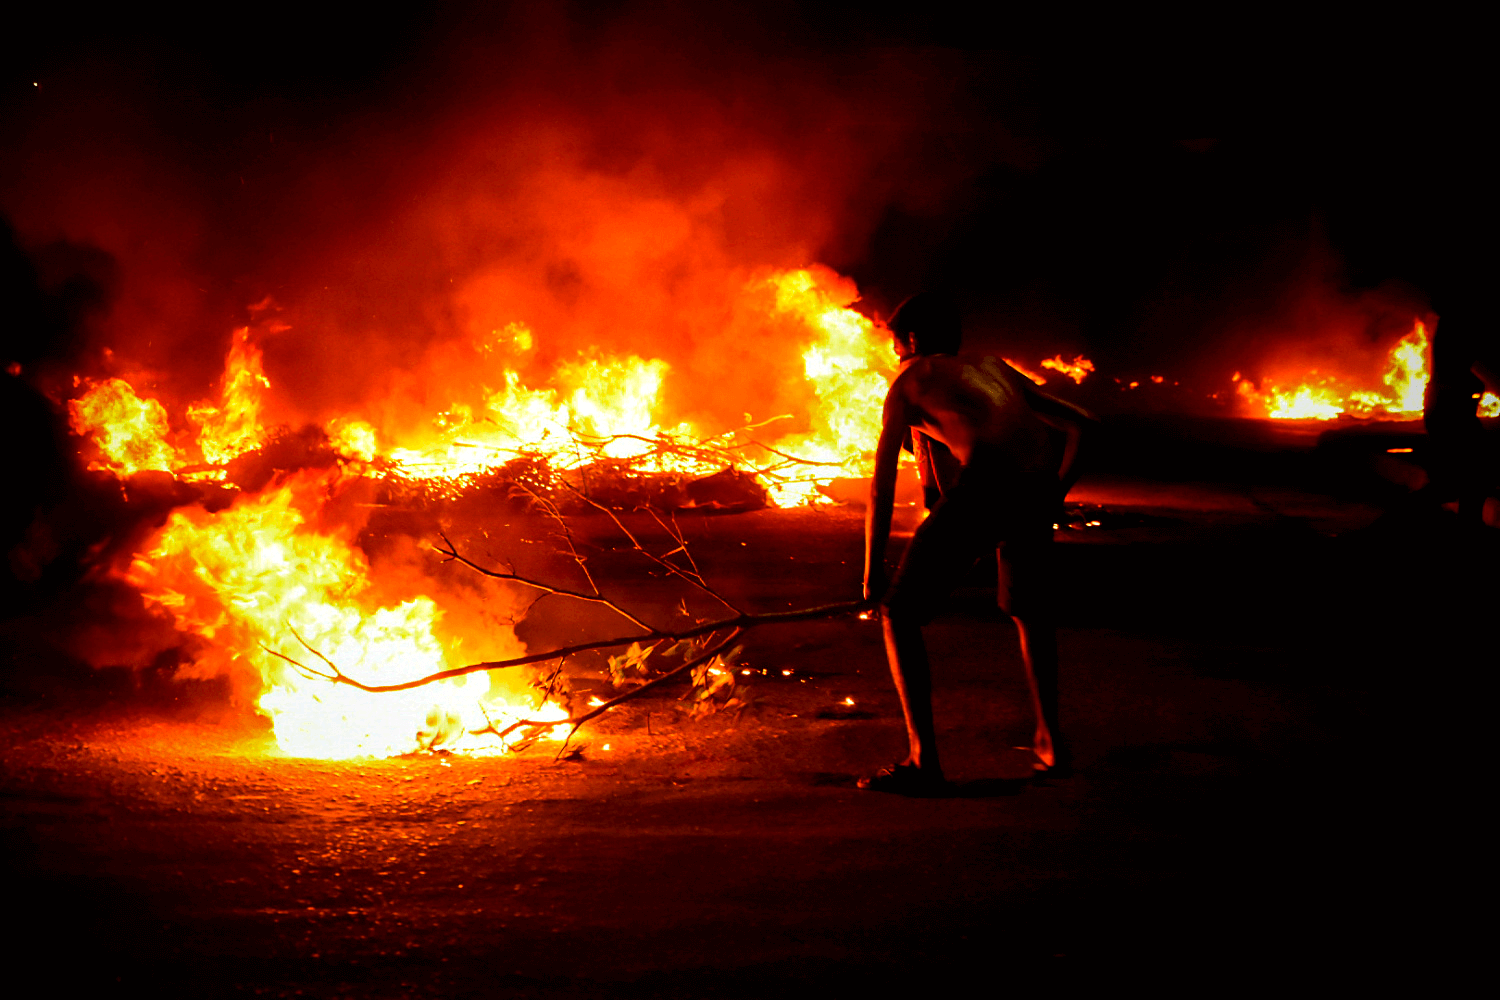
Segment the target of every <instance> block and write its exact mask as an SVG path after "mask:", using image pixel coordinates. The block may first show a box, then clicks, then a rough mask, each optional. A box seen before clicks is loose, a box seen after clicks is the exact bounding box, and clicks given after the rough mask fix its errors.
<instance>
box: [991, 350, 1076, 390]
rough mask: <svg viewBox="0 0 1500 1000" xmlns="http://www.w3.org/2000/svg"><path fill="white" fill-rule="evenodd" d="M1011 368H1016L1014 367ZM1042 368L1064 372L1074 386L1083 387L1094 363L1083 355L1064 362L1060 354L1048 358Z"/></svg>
mask: <svg viewBox="0 0 1500 1000" xmlns="http://www.w3.org/2000/svg"><path fill="white" fill-rule="evenodd" d="M1007 363H1008V362H1007ZM1011 367H1015V366H1014V365H1012V366H1011ZM1042 367H1043V368H1051V369H1052V370H1053V371H1057V372H1062V373H1063V374H1064V375H1066V376H1068V378H1070V379H1072V380H1073V382H1074V384H1079V385H1081V384H1082V383H1083V380H1084V379H1086V378H1088V376H1089V372H1091V371H1093V370H1094V363H1093V362H1092V361H1090V360H1089V359H1088V358H1086V357H1084V356H1083V355H1082V354H1080V355H1078V356H1077V357H1075V358H1074V359H1073V360H1072V361H1064V360H1063V356H1062V355H1061V354H1059V355H1058V356H1057V357H1055V358H1048V359H1047V360H1045V361H1043V362H1042Z"/></svg>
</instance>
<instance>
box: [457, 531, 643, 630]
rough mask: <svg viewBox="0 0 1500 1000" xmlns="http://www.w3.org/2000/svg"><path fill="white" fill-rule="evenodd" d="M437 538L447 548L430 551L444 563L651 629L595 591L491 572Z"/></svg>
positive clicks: (513, 574) (511, 574)
mask: <svg viewBox="0 0 1500 1000" xmlns="http://www.w3.org/2000/svg"><path fill="white" fill-rule="evenodd" d="M438 537H439V538H441V539H442V540H443V542H444V544H446V545H447V546H448V547H447V548H446V549H445V548H443V547H441V546H438V545H434V546H433V547H432V550H433V551H434V552H438V553H441V554H442V555H444V556H447V557H448V558H447V560H446V561H449V562H457V563H460V564H462V565H464V566H467V567H469V568H470V569H472V570H473V571H474V572H476V573H481V574H483V575H484V576H487V577H490V578H492V579H495V580H513V581H515V582H516V583H520V584H524V585H526V586H528V587H534V588H536V589H537V590H540V591H543V592H544V593H548V594H556V595H557V596H559V597H571V598H573V600H575V601H584V602H586V603H588V604H602V605H604V606H605V607H606V608H609V610H611V611H613V612H614V613H615V614H617V615H619V616H620V617H621V618H624V619H625V620H626V621H628V622H630V623H631V624H632V625H639V626H640V627H641V628H650V627H651V626H650V625H648V624H646V623H645V622H643V621H641V620H640V619H639V618H637V617H636V616H635V615H633V614H631V613H630V612H629V611H626V610H625V609H624V608H622V607H620V606H619V605H618V604H616V603H615V602H614V601H611V600H610V599H609V598H607V597H604V596H602V595H601V594H599V593H597V591H596V592H595V593H593V594H585V593H582V592H581V591H577V590H565V589H563V588H562V587H554V586H552V585H550V584H546V583H542V582H541V581H540V580H532V579H529V578H528V577H524V576H518V575H517V574H515V573H502V572H500V571H499V570H493V569H490V568H489V567H487V566H481V565H479V563H476V562H474V561H473V560H472V559H469V558H467V557H465V556H463V555H461V554H460V553H459V551H458V547H457V546H456V545H454V544H453V542H452V541H451V540H450V539H449V538H448V536H447V535H446V534H444V533H443V532H441V531H440V532H438ZM589 582H590V583H592V582H593V581H592V580H590V581H589Z"/></svg>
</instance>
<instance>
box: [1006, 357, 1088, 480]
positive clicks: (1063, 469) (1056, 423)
mask: <svg viewBox="0 0 1500 1000" xmlns="http://www.w3.org/2000/svg"><path fill="white" fill-rule="evenodd" d="M1017 381H1018V382H1020V384H1021V391H1022V392H1024V393H1025V394H1026V402H1027V403H1029V404H1030V406H1031V409H1032V412H1033V413H1035V414H1036V415H1037V416H1038V417H1039V418H1040V419H1041V421H1042V423H1044V424H1046V425H1047V426H1049V427H1051V428H1053V429H1054V430H1057V431H1061V432H1062V434H1063V436H1064V437H1065V439H1066V443H1065V444H1064V445H1063V454H1062V461H1061V462H1060V463H1058V468H1057V478H1058V481H1059V483H1060V484H1061V487H1062V495H1063V496H1067V495H1068V491H1069V490H1071V489H1072V488H1073V484H1074V483H1076V482H1078V477H1079V475H1080V474H1082V472H1083V468H1082V466H1080V465H1079V463H1078V456H1079V453H1080V452H1081V451H1082V450H1083V449H1084V442H1085V441H1086V440H1087V439H1089V438H1092V437H1093V436H1094V432H1095V431H1097V430H1098V428H1099V418H1098V417H1096V416H1094V415H1093V414H1092V413H1090V412H1089V411H1088V410H1085V409H1084V408H1083V407H1081V406H1074V405H1073V404H1072V403H1069V402H1067V401H1066V400H1062V399H1058V398H1057V397H1056V396H1049V395H1047V393H1045V392H1042V391H1041V390H1039V389H1037V388H1036V386H1035V385H1033V384H1031V383H1030V382H1029V381H1023V380H1020V379H1018V380H1017Z"/></svg>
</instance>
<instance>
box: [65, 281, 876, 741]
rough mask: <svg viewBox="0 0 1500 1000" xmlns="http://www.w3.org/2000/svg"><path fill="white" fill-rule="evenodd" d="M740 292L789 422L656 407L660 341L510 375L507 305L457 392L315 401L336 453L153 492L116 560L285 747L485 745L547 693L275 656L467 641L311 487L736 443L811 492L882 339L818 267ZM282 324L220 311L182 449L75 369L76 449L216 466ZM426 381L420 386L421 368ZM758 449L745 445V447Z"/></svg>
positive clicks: (691, 456) (145, 405) (852, 412)
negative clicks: (667, 415)
mask: <svg viewBox="0 0 1500 1000" xmlns="http://www.w3.org/2000/svg"><path fill="white" fill-rule="evenodd" d="M742 296H743V301H744V302H745V303H748V305H747V306H746V307H747V308H753V309H759V310H762V311H763V313H764V314H765V315H766V316H767V317H768V318H770V319H771V320H774V321H775V322H776V323H778V324H781V328H790V329H793V330H795V331H800V332H799V333H797V334H795V335H796V336H798V337H799V339H800V340H801V342H802V344H803V345H804V346H803V350H802V361H803V366H802V367H803V370H802V376H803V378H805V379H806V382H807V385H808V387H809V396H810V397H811V399H812V400H813V403H812V405H811V407H810V412H809V413H808V415H807V416H808V423H807V428H806V429H805V430H799V431H797V432H795V433H785V434H783V435H781V436H780V437H779V438H775V439H773V440H771V441H770V442H768V443H762V442H760V441H758V440H755V439H754V438H753V437H751V436H750V435H749V433H748V432H749V431H754V430H756V429H757V428H761V429H764V428H765V427H766V426H768V424H769V423H771V422H774V420H773V421H770V422H768V421H764V420H763V421H762V422H761V423H760V424H759V425H752V426H751V427H750V428H747V429H745V431H746V432H744V433H742V432H730V433H729V434H719V435H717V436H713V437H704V436H702V435H700V434H699V433H698V430H697V428H695V427H694V426H692V425H691V424H687V423H677V424H669V423H668V422H666V421H665V420H664V419H663V415H662V412H661V410H662V389H663V385H664V384H665V382H666V380H667V379H669V378H671V377H673V374H674V373H673V371H672V369H671V367H670V366H669V365H668V364H667V363H666V362H665V361H663V360H660V359H654V358H642V357H639V356H636V355H611V354H607V353H604V352H595V353H592V354H589V355H587V356H584V355H580V356H578V357H577V358H575V359H573V360H568V361H563V362H561V363H559V364H557V365H556V366H555V368H554V371H553V373H552V378H551V379H550V383H551V384H547V385H543V386H540V387H534V386H529V385H527V384H526V383H525V381H524V380H523V378H522V376H521V375H520V373H519V372H518V371H516V370H515V369H514V368H512V367H508V366H506V365H505V362H506V360H507V359H513V358H516V357H517V356H518V355H526V354H527V353H528V352H530V351H531V350H532V349H533V348H534V346H535V343H536V339H537V335H536V334H535V333H534V332H533V331H532V330H531V329H530V328H529V327H528V326H526V325H525V324H524V323H521V322H520V321H516V322H512V323H509V324H508V325H506V326H504V327H503V328H502V329H500V330H496V331H494V332H493V334H492V336H491V337H489V338H487V339H486V340H484V341H483V342H481V343H477V344H474V345H472V349H473V350H474V352H475V362H474V365H473V368H474V369H475V370H477V371H480V372H481V373H482V372H489V373H490V375H489V376H485V377H486V378H489V377H490V376H494V380H493V382H492V383H491V387H488V388H484V389H483V391H482V392H481V393H480V394H479V396H478V397H477V399H475V398H471V399H470V400H468V401H464V400H462V399H457V398H454V397H452V396H450V397H449V400H448V401H447V402H445V403H444V402H440V403H439V404H438V407H437V409H436V412H435V413H433V414H432V416H430V417H429V418H428V419H427V421H426V423H425V425H423V426H420V427H418V428H416V429H415V430H410V429H408V430H406V431H405V432H404V433H393V432H392V431H391V430H389V429H387V428H382V427H381V426H380V425H379V424H378V423H377V422H375V421H374V420H372V419H371V418H370V415H369V414H363V413H357V412H356V413H346V414H342V415H339V416H336V417H334V418H332V419H330V420H327V421H326V422H325V423H324V426H323V429H324V431H325V433H326V434H327V437H328V440H329V443H330V445H331V446H332V448H333V450H334V452H335V453H336V454H338V455H339V456H341V458H343V459H344V461H345V463H346V464H345V466H344V467H343V468H336V469H334V470H332V471H328V470H322V471H320V470H304V471H302V472H298V473H295V474H293V475H291V476H289V477H286V478H284V479H282V480H280V481H273V482H272V484H271V485H270V486H269V487H267V488H266V489H265V490H263V491H262V492H260V493H257V494H253V495H252V494H241V495H240V496H238V497H237V498H236V499H235V500H234V502H233V503H232V504H231V505H230V506H229V507H228V508H226V509H223V510H219V511H217V512H214V513H210V512H209V511H207V510H205V509H202V508H199V507H189V508H184V509H179V510H177V511H175V512H174V513H173V514H172V515H171V516H170V518H169V519H168V521H167V522H166V524H165V525H163V526H162V527H161V528H160V529H159V530H158V531H157V532H156V534H155V535H154V536H153V537H152V538H151V539H150V540H149V541H148V543H147V544H146V545H145V547H144V548H143V550H142V551H141V552H140V554H139V555H138V557H137V558H136V559H135V561H134V562H133V564H132V566H131V568H130V570H129V572H128V579H129V580H130V582H131V583H132V584H134V585H135V586H136V587H137V588H138V589H139V590H140V591H141V593H142V594H143V595H144V596H145V597H146V599H147V601H148V602H149V603H150V604H151V605H152V606H154V607H156V608H158V609H160V610H161V611H162V612H163V613H164V614H167V615H169V616H170V617H171V619H172V620H173V622H174V623H175V625H176V626H177V628H178V629H179V630H180V631H181V632H183V633H185V634H188V635H192V636H195V637H197V645H198V648H197V650H196V653H195V655H196V666H195V669H197V670H198V671H201V672H213V671H227V672H228V673H229V674H230V676H232V677H238V678H240V679H241V680H242V681H244V682H245V683H246V684H248V685H249V686H250V687H252V688H254V691H253V694H254V695H255V696H256V697H257V698H258V702H257V703H258V707H259V709H260V710H261V711H262V712H263V713H265V714H266V715H267V716H269V717H270V718H271V720H272V723H273V725H274V729H275V734H276V740H277V743H278V745H279V746H280V747H281V748H282V749H283V750H284V751H285V752H287V753H291V754H296V755H300V756H309V757H327V758H334V757H351V756H361V755H389V754H398V753H405V752H410V751H413V750H418V749H431V748H438V747H441V748H445V749H458V750H468V751H486V750H488V751H498V750H503V749H504V746H503V744H502V743H501V742H500V740H499V738H498V737H497V736H496V735H495V730H496V729H504V728H505V725H507V724H508V722H509V720H514V719H520V718H527V719H531V720H536V721H554V720H557V719H561V718H564V717H565V716H566V713H565V712H564V711H563V710H562V709H561V708H560V707H558V706H556V705H543V706H531V705H529V704H527V702H528V699H527V698H526V697H525V696H523V697H522V698H521V699H520V702H521V703H520V704H512V703H510V702H509V701H507V700H506V698H505V697H502V696H501V694H500V693H499V692H497V691H496V690H495V689H494V688H493V686H492V683H491V680H490V678H489V675H487V674H483V673H476V674H470V675H466V676H464V677H462V678H458V679H455V680H451V681H445V682H441V683H438V684H434V685H428V686H425V687H421V688H416V689H413V690H411V691H406V692H396V693H381V694H368V693H365V692H361V691H359V690H358V689H357V688H354V687H352V686H349V685H342V684H331V683H329V682H328V681H327V680H326V679H324V678H320V677H315V676H311V675H310V674H309V672H308V671H307V670H304V669H299V667H298V666H296V665H295V664H294V663H293V662H292V661H299V662H301V663H303V664H304V665H307V666H310V667H313V668H315V669H318V670H322V669H324V668H323V666H322V664H323V663H325V662H331V663H333V664H337V666H338V669H339V670H340V671H342V672H343V673H344V674H346V675H347V676H350V677H353V678H356V679H358V680H360V681H362V682H365V683H370V684H391V683H401V682H405V681H409V680H414V679H417V678H420V677H423V676H426V675H429V674H431V673H434V672H436V671H439V670H443V669H446V668H449V667H454V666H461V665H463V664H465V663H469V662H474V661H476V660H479V659H485V658H486V657H484V656H479V655H477V654H476V653H475V652H474V651H473V650H472V649H470V648H466V647H465V645H464V642H463V641H462V639H461V638H460V637H456V636H455V635H452V634H447V633H446V632H445V628H444V614H443V609H442V608H440V607H439V605H438V603H437V601H436V600H434V599H433V598H432V597H431V596H428V595H426V594H424V593H420V592H418V591H419V590H420V589H421V587H420V585H418V584H414V585H413V586H412V587H411V588H409V589H410V590H411V591H412V592H411V593H410V595H409V596H406V597H405V598H404V599H402V600H397V601H392V600H390V599H389V598H380V597H377V596H376V588H375V587H374V586H373V584H372V577H371V568H370V566H369V563H368V561H367V559H366V557H365V556H364V554H363V552H362V551H361V550H360V549H359V548H358V547H357V546H355V545H354V544H353V541H352V532H351V530H350V529H348V528H346V527H339V526H336V525H335V526H331V527H330V526H327V525H326V524H325V523H324V522H325V517H324V510H325V507H326V505H327V501H328V499H329V498H330V497H332V496H335V495H337V494H338V493H339V491H340V490H341V489H343V488H344V486H345V485H346V484H347V481H348V480H349V478H350V477H357V476H358V475H360V474H363V472H364V470H367V469H369V468H371V467H372V466H373V465H374V464H376V463H379V465H380V468H381V470H382V471H383V473H384V474H386V475H390V476H395V477H398V478H406V479H416V480H437V481H441V482H452V483H454V484H456V486H455V488H457V487H458V486H461V484H462V481H463V479H464V477H466V476H470V475H473V474H476V473H479V472H483V471H485V470H488V469H491V468H494V467H496V466H499V465H503V464H504V463H505V462H507V461H509V460H510V459H512V458H515V457H517V456H520V455H529V456H538V457H540V458H542V459H543V460H545V461H546V462H547V463H548V464H549V465H550V466H551V467H552V468H553V469H554V470H557V471H558V472H560V473H563V474H566V473H568V472H569V471H570V470H578V469H582V468H585V467H587V466H589V465H591V464H593V463H597V462H624V463H628V464H630V465H631V467H632V468H634V469H636V470H638V471H645V472H655V473H664V474H685V475H693V476H701V475H707V474H712V473H715V472H718V471H720V469H722V468H723V465H724V464H726V463H730V464H734V463H740V464H743V465H744V466H746V467H747V469H748V471H750V472H752V473H754V474H756V475H758V476H760V477H761V479H762V482H763V484H764V485H765V486H766V488H767V491H768V493H769V495H770V497H771V500H772V502H773V503H777V504H781V505H788V504H795V503H804V502H817V501H818V500H820V499H821V497H820V496H819V494H818V493H817V492H816V489H815V487H816V486H817V484H818V483H819V482H824V481H826V480H828V479H831V478H833V477H834V476H838V475H860V474H862V473H863V470H864V466H865V464H866V463H867V460H868V456H869V454H870V452H871V451H872V450H873V449H874V446H875V442H876V440H877V439H878V437H879V433H880V412H881V402H882V400H883V399H884V396H885V393H886V389H887V385H888V381H889V378H890V376H891V368H892V360H893V359H892V357H891V355H890V353H889V351H887V350H885V346H886V345H885V340H884V338H882V337H881V336H880V335H879V334H878V333H877V331H876V328H875V325H874V324H873V323H872V322H871V321H870V320H869V319H867V318H866V317H864V316H862V315H860V314H859V313H858V312H856V311H854V310H853V309H851V308H849V307H850V306H851V305H852V304H853V303H854V301H855V300H856V299H857V297H858V293H857V291H856V289H855V287H854V285H853V283H852V282H849V281H847V280H846V279H843V278H841V277H839V276H838V275H836V274H834V273H833V272H831V271H828V270H827V269H825V268H807V269H796V270H789V271H780V272H774V273H770V274H769V275H762V276H759V277H756V278H754V279H753V280H750V281H749V282H748V283H747V284H746V285H745V287H744V289H743V291H742ZM257 308H264V304H263V305H262V306H261V307H257ZM283 329H286V327H284V326H279V325H275V324H262V325H260V326H256V327H249V326H247V327H242V328H240V329H238V330H236V331H235V332H234V335H233V338H232V341H231V346H230V349H229V353H228V356H227V357H226V359H225V368H224V376H223V380H222V385H221V390H220V398H219V400H218V401H217V402H208V401H203V402H198V403H194V404H191V405H189V406H187V407H186V408H185V409H184V410H183V411H182V420H183V422H185V423H186V424H187V425H188V427H189V428H191V429H192V430H193V431H195V432H196V434H195V441H196V446H197V448H196V450H197V452H198V453H199V455H201V459H202V461H201V463H200V462H195V461H193V456H190V455H188V454H185V453H184V450H183V449H179V448H175V447H173V445H172V444H170V443H169V442H170V441H172V440H173V434H172V423H171V418H170V414H169V412H168V410H167V408H166V407H165V406H164V405H163V404H162V403H161V402H159V401H157V400H153V399H144V398H141V397H140V396H138V395H137V394H136V392H135V390H134V389H133V388H132V387H131V386H130V385H129V384H128V383H127V382H125V381H123V380H120V379H110V380H107V381H105V382H101V383H98V384H96V385H91V386H90V387H89V388H88V391H87V392H85V393H84V395H83V396H81V397H80V398H78V399H76V400H73V401H72V403H70V415H71V417H72V426H73V429H74V431H75V432H76V433H78V434H79V435H80V436H85V437H88V438H90V439H92V440H93V441H94V442H95V443H96V444H97V446H98V448H99V450H100V452H101V454H102V455H103V456H104V458H103V460H102V461H101V462H96V463H95V465H96V467H99V468H106V469H108V470H110V471H112V472H114V473H116V474H117V475H121V476H126V475H130V474H133V473H135V472H138V471H142V470H144V469H155V470H160V471H170V472H174V473H176V474H177V475H179V476H181V477H183V478H209V479H220V480H222V479H224V478H225V476H226V471H225V468H224V467H225V465H226V464H227V463H229V462H230V461H232V460H234V459H235V458H237V457H239V456H241V455H244V454H246V453H248V452H253V451H255V450H256V449H259V448H262V447H264V446H265V445H266V443H267V442H268V440H269V430H268V428H267V426H266V422H265V416H264V415H265V412H266V403H267V398H268V397H267V394H268V393H269V392H270V391H271V389H272V385H271V381H270V379H269V378H268V377H267V375H266V372H265V367H264V358H263V353H262V350H261V348H260V346H259V343H258V338H259V336H261V335H263V334H264V333H275V332H278V331H279V330H283ZM430 388H431V389H432V390H433V393H432V395H434V396H436V397H437V398H439V399H441V398H442V396H441V394H442V392H443V390H444V387H443V386H432V387H430ZM455 392H456V390H455ZM747 421H748V417H747ZM179 436H180V437H186V436H187V435H186V432H180V435H179ZM768 454H769V455H770V456H771V457H770V458H769V459H767V460H766V464H765V465H763V466H759V467H757V466H756V465H755V464H754V461H755V459H756V456H765V455H768ZM789 469H790V470H792V471H791V472H788V471H787V470H789ZM486 641H487V642H488V643H489V644H490V646H491V647H493V646H495V645H496V644H497V643H498V644H499V646H500V647H502V648H501V649H499V650H496V649H493V648H491V649H488V650H487V651H486V652H487V653H489V654H490V655H489V656H488V657H487V658H491V659H493V658H500V657H503V656H505V655H516V654H518V653H520V652H522V651H523V650H522V647H521V645H520V643H519V642H518V641H517V640H516V639H515V635H514V631H513V630H504V634H503V635H501V636H499V637H498V638H497V637H496V636H494V635H487V636H486ZM278 654H279V655H278ZM324 657H326V658H327V660H326V661H324V659H323V658H324ZM559 735H560V734H559Z"/></svg>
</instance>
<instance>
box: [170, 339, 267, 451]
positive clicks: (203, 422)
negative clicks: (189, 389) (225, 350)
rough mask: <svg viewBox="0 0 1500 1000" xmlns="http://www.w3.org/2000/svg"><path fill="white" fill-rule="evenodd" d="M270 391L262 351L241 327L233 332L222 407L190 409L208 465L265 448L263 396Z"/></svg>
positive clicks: (225, 365) (190, 415) (195, 406)
mask: <svg viewBox="0 0 1500 1000" xmlns="http://www.w3.org/2000/svg"><path fill="white" fill-rule="evenodd" d="M270 387H271V380H270V379H268V378H266V373H265V368H264V366H263V365H262V363H261V350H260V348H259V347H257V346H256V345H255V344H254V342H253V341H252V340H251V335H250V328H249V327H248V326H242V327H240V328H239V329H238V330H236V331H234V337H233V339H232V340H231V341H230V346H229V355H228V356H227V357H226V358H225V359H224V381H223V392H222V394H221V397H220V401H219V405H218V406H214V405H213V404H211V403H207V402H203V403H195V404H193V405H192V406H189V407H188V420H190V421H191V422H192V423H194V424H196V425H198V427H199V431H198V447H199V448H200V449H201V450H202V452H203V460H204V461H205V462H208V463H209V464H211V465H223V464H224V463H226V462H228V461H230V460H231V459H233V458H235V457H236V456H238V455H242V454H244V453H245V452H247V451H254V450H255V449H257V448H259V447H261V446H262V445H263V444H265V429H264V428H263V427H262V426H261V422H260V416H261V409H262V406H263V399H262V396H263V393H264V391H265V390H266V389H269V388H270Z"/></svg>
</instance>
